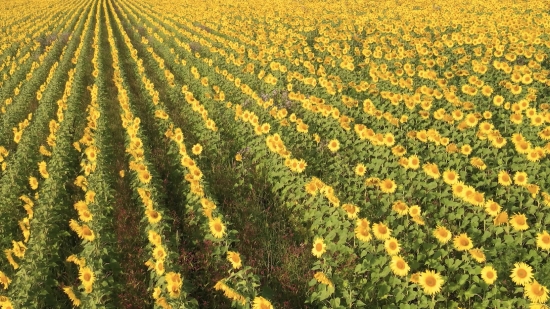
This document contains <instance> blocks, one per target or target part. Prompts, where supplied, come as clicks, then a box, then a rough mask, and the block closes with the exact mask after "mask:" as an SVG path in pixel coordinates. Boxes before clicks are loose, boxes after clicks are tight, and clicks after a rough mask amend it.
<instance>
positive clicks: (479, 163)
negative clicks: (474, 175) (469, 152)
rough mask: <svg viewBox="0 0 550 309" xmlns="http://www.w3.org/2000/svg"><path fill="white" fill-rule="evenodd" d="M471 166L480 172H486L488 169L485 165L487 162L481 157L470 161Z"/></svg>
mask: <svg viewBox="0 0 550 309" xmlns="http://www.w3.org/2000/svg"><path fill="white" fill-rule="evenodd" d="M470 164H471V165H472V166H473V167H475V168H477V169H480V170H482V171H483V170H485V169H486V168H487V165H485V162H483V160H482V159H481V158H479V157H473V158H471V159H470Z"/></svg>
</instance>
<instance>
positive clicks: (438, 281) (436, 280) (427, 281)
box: [418, 270, 445, 295]
mask: <svg viewBox="0 0 550 309" xmlns="http://www.w3.org/2000/svg"><path fill="white" fill-rule="evenodd" d="M444 282H445V281H444V280H443V278H441V275H440V274H439V273H436V272H435V271H432V270H427V271H425V272H423V273H421V274H420V278H419V279H418V284H419V285H420V286H421V287H422V289H423V290H424V293H426V294H428V295H434V294H437V293H439V292H440V291H441V286H442V285H443V283H444Z"/></svg>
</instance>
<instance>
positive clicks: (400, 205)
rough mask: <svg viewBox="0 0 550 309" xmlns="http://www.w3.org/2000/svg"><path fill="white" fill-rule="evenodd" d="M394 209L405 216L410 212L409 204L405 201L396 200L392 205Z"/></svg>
mask: <svg viewBox="0 0 550 309" xmlns="http://www.w3.org/2000/svg"><path fill="white" fill-rule="evenodd" d="M392 209H393V211H395V212H396V213H398V214H399V215H401V216H404V215H406V214H408V213H409V209H408V206H407V204H405V202H403V201H395V202H394V203H393V206H392Z"/></svg>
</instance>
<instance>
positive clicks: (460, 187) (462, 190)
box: [452, 181, 466, 198]
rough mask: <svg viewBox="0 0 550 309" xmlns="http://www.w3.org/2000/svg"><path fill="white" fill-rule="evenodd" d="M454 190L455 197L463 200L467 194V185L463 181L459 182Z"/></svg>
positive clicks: (454, 186)
mask: <svg viewBox="0 0 550 309" xmlns="http://www.w3.org/2000/svg"><path fill="white" fill-rule="evenodd" d="M452 189H453V195H454V196H456V197H460V198H463V197H464V196H465V194H466V185H464V183H463V182H462V181H457V182H456V183H455V184H453V186H452Z"/></svg>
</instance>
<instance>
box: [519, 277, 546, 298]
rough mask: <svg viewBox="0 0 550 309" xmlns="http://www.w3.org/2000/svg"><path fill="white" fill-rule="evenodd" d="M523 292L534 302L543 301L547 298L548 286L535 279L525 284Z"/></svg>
mask: <svg viewBox="0 0 550 309" xmlns="http://www.w3.org/2000/svg"><path fill="white" fill-rule="evenodd" d="M524 293H525V296H526V297H527V298H529V300H530V301H532V302H534V303H545V302H546V301H547V300H548V288H546V287H545V286H544V285H542V284H540V283H538V282H537V280H533V282H531V283H527V284H525V288H524Z"/></svg>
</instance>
